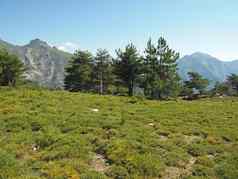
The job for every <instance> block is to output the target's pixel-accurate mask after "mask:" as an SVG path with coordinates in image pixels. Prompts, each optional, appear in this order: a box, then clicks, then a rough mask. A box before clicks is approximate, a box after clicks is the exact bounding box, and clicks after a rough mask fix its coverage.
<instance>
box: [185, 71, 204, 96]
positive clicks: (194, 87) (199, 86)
mask: <svg viewBox="0 0 238 179" xmlns="http://www.w3.org/2000/svg"><path fill="white" fill-rule="evenodd" d="M188 76H189V80H188V81H185V82H184V89H186V91H187V92H188V96H192V95H194V93H196V91H198V93H199V94H200V95H201V94H205V91H206V88H207V87H208V85H209V81H208V80H207V79H205V78H203V77H202V76H201V75H200V74H199V73H197V72H188Z"/></svg>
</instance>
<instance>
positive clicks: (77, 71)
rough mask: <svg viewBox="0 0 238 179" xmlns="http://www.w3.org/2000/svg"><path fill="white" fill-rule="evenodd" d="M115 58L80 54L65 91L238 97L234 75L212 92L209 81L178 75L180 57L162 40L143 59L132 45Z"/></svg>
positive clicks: (103, 52) (69, 71)
mask: <svg viewBox="0 0 238 179" xmlns="http://www.w3.org/2000/svg"><path fill="white" fill-rule="evenodd" d="M116 55H117V57H116V58H113V57H112V56H111V55H110V54H109V52H108V51H107V50H105V49H99V50H98V51H97V53H96V56H95V57H94V56H93V55H92V54H91V53H90V52H88V51H77V52H76V53H75V54H74V57H73V58H72V60H71V61H70V63H69V65H68V66H67V67H66V68H65V71H66V77H65V89H66V90H69V91H74V92H77V91H83V92H95V93H99V94H115V95H128V96H134V95H143V96H145V97H147V98H149V99H168V98H175V97H178V96H183V97H184V98H186V99H195V98H199V97H200V96H208V95H209V96H211V95H232V96H233V95H238V76H237V75H235V74H231V75H230V76H228V78H227V80H226V81H225V82H223V83H216V85H215V87H214V88H212V89H210V88H209V80H207V79H205V78H203V77H202V76H201V75H200V74H199V73H196V72H189V73H188V80H185V81H182V80H181V78H180V77H179V75H178V66H177V61H178V59H179V53H177V52H175V51H174V50H173V49H171V48H170V47H169V46H168V44H167V42H166V40H165V39H164V38H163V37H161V38H159V40H158V41H157V43H153V42H152V40H151V39H149V41H148V42H147V45H146V48H145V50H144V53H143V54H142V55H141V54H140V53H139V51H138V49H137V48H136V47H135V45H133V44H132V43H130V44H128V45H127V46H126V47H125V48H124V49H118V50H116Z"/></svg>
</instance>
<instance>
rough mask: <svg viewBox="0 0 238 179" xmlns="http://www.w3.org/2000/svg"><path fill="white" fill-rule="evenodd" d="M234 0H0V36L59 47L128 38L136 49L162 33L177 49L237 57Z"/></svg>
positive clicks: (119, 42) (116, 44) (106, 44)
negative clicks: (40, 41) (40, 40)
mask: <svg viewBox="0 0 238 179" xmlns="http://www.w3.org/2000/svg"><path fill="white" fill-rule="evenodd" d="M237 9H238V1H237V0H0V25H1V28H0V38H1V39H3V40H6V41H9V42H11V43H15V44H19V45H22V44H26V43H28V42H29V41H30V40H31V39H35V38H40V39H42V40H45V41H47V42H49V43H50V44H52V45H57V46H59V47H60V48H62V49H63V48H65V49H71V50H72V49H75V48H81V49H88V50H90V51H92V52H95V51H96V49H98V48H107V49H108V50H110V51H111V52H113V51H114V50H115V49H117V48H122V47H123V46H125V45H126V44H127V43H128V42H133V43H134V44H135V45H136V46H138V48H139V49H140V50H143V48H144V47H145V45H146V42H147V40H148V38H149V37H152V39H154V40H155V41H156V40H157V39H158V38H159V36H161V35H162V36H164V37H165V38H166V39H167V40H168V42H169V44H170V46H171V47H172V48H174V49H176V50H177V51H179V52H180V53H181V55H185V54H191V53H193V52H196V51H201V52H205V53H209V54H211V55H213V56H216V57H218V58H221V59H223V60H233V59H238V44H237V42H238V10H237Z"/></svg>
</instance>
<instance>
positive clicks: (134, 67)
mask: <svg viewBox="0 0 238 179" xmlns="http://www.w3.org/2000/svg"><path fill="white" fill-rule="evenodd" d="M116 52H117V56H118V61H116V65H115V67H116V69H115V72H116V75H117V77H118V78H119V80H120V81H121V84H122V85H123V86H125V87H127V89H128V95H129V96H133V94H134V87H135V83H136V79H137V77H138V75H139V74H140V70H139V69H140V65H141V64H140V58H139V55H138V51H137V49H136V47H135V46H134V45H133V44H129V45H127V46H126V48H125V50H121V49H119V50H117V51H116Z"/></svg>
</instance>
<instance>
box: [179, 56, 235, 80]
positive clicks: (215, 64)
mask: <svg viewBox="0 0 238 179" xmlns="http://www.w3.org/2000/svg"><path fill="white" fill-rule="evenodd" d="M178 68H179V75H180V76H181V77H182V78H183V79H187V78H188V76H187V73H188V72H198V73H200V74H201V75H202V76H204V77H205V78H207V79H209V80H210V82H212V83H215V82H216V81H219V82H222V81H225V80H226V78H227V76H228V75H230V74H231V73H235V74H238V60H234V61H230V62H225V61H221V60H219V59H217V58H215V57H212V56H211V55H208V54H205V53H201V52H196V53H193V54H192V55H186V56H184V57H183V58H181V59H180V60H179V61H178Z"/></svg>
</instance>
